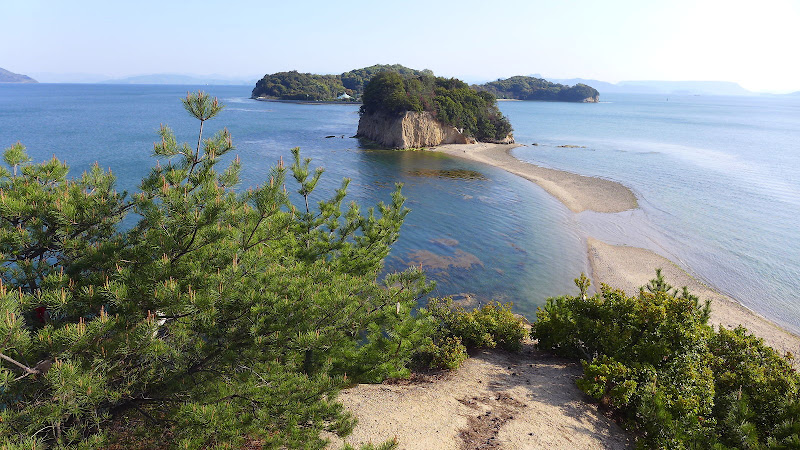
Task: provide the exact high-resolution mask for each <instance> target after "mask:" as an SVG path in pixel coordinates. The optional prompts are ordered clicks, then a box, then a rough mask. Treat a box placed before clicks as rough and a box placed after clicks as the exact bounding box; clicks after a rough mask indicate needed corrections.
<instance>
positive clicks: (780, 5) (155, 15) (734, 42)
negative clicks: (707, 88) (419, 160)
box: [0, 0, 800, 91]
mask: <svg viewBox="0 0 800 450" xmlns="http://www.w3.org/2000/svg"><path fill="white" fill-rule="evenodd" d="M0 27H2V28H1V29H2V30H3V34H4V36H3V38H2V39H0V67H3V68H5V69H8V70H11V71H13V72H18V73H26V74H30V73H42V72H53V73H95V74H103V75H107V76H109V77H121V76H130V75H140V74H150V73H183V74H202V75H205V74H220V75H225V76H231V77H242V78H247V77H256V76H262V75H263V74H265V73H272V72H277V71H283V70H292V69H296V70H299V71H303V72H316V73H341V72H344V71H347V70H350V69H354V68H359V67H364V66H368V65H372V64H376V63H383V64H388V63H400V64H403V65H406V66H410V67H414V68H428V69H432V70H433V71H434V72H436V73H437V74H438V75H444V76H457V77H460V78H465V79H467V80H480V79H487V80H488V79H495V78H500V77H508V76H512V75H527V74H532V73H540V74H542V75H544V76H547V77H552V78H573V77H581V78H594V79H600V80H605V81H612V82H616V81H620V80H724V81H734V82H738V83H740V84H741V85H742V86H744V87H745V88H748V89H751V90H769V91H794V90H800V59H798V56H797V55H798V45H799V44H800V0H760V1H757V2H754V1H748V2H744V1H737V0H724V1H723V0H719V1H718V0H669V1H650V0H635V1H633V0H632V1H627V0H603V1H596V0H574V1H571V0H546V1H540V0H520V1H509V0H495V1H492V2H490V1H487V0H480V1H473V0H464V1H460V2H454V1H453V2H438V1H436V0H424V1H423V0H403V1H396V2H382V1H379V0H377V1H376V0H370V1H362V0H355V1H347V0H341V1H311V0H295V1H281V2H273V1H270V0H258V1H255V0H226V1H210V0H192V1H188V0H134V1H119V2H118V1H110V0H72V1H63V0H24V1H15V0H0Z"/></svg>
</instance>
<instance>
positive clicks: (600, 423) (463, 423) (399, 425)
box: [332, 343, 630, 450]
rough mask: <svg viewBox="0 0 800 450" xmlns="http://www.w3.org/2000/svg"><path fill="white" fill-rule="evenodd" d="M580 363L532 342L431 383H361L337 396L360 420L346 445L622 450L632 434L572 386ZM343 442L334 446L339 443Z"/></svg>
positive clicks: (489, 354) (483, 355)
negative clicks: (394, 440) (394, 443)
mask: <svg viewBox="0 0 800 450" xmlns="http://www.w3.org/2000/svg"><path fill="white" fill-rule="evenodd" d="M580 374H581V369H580V366H579V365H578V364H575V363H574V362H570V361H568V360H565V359H561V358H556V357H551V356H549V355H547V354H545V353H542V352H539V351H537V350H535V349H533V346H532V345H531V344H530V343H529V344H527V345H526V346H525V348H524V349H523V351H522V352H521V353H507V352H503V351H494V350H492V351H488V350H487V351H483V352H480V353H478V354H477V355H474V356H473V357H472V358H470V359H469V360H467V362H465V363H464V365H463V366H462V367H461V368H460V369H458V370H457V371H455V372H452V373H449V374H447V375H445V376H444V378H442V379H438V380H436V381H434V382H425V381H422V382H413V383H410V384H406V385H391V384H378V385H359V386H356V387H355V388H352V389H348V390H345V391H343V392H342V393H341V394H340V396H339V400H340V401H342V402H343V403H344V405H345V407H346V408H347V409H348V410H349V411H351V412H352V413H354V414H355V415H356V417H358V420H359V423H358V426H357V427H356V429H355V431H354V432H353V434H352V435H350V436H349V437H348V438H347V439H346V442H348V443H350V444H353V445H359V444H363V443H368V442H372V443H375V444H377V443H380V442H384V441H386V440H388V439H392V438H393V437H396V438H397V440H398V442H399V444H400V446H399V447H400V448H401V449H442V450H444V449H539V448H547V449H622V448H629V447H630V442H629V438H628V436H626V434H625V433H624V432H623V431H622V429H620V428H619V427H618V426H617V425H616V424H615V423H614V422H613V421H612V420H610V419H608V418H607V417H605V416H604V415H603V414H602V413H601V412H600V411H598V408H597V406H596V405H594V404H592V403H589V399H588V398H587V397H586V396H585V395H584V394H583V393H582V392H581V391H580V390H579V389H578V388H577V387H576V386H575V378H577V377H578V376H580ZM341 446H342V442H341V441H339V442H335V443H334V444H333V445H332V447H333V448H340V447H341Z"/></svg>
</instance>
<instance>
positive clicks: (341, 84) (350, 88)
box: [252, 64, 433, 101]
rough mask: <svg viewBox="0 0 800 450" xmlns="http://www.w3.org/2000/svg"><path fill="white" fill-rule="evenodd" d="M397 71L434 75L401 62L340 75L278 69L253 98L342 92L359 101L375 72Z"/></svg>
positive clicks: (325, 96)
mask: <svg viewBox="0 0 800 450" xmlns="http://www.w3.org/2000/svg"><path fill="white" fill-rule="evenodd" d="M386 71H389V72H395V73H398V74H400V75H402V76H419V75H433V72H431V71H430V70H415V69H409V68H408V67H404V66H402V65H400V64H376V65H374V66H370V67H364V68H361V69H354V70H351V71H349V72H344V73H342V74H339V75H316V74H311V73H298V72H297V71H291V72H278V73H274V74H271V75H265V76H264V78H262V79H260V80H258V82H257V83H256V86H255V88H254V89H253V93H252V98H259V97H266V98H274V99H280V100H306V101H334V100H337V99H338V97H339V96H340V95H342V94H347V95H348V96H350V97H351V98H350V99H349V101H357V100H358V99H359V98H360V97H361V94H362V93H363V92H364V87H365V86H366V85H367V83H368V82H369V80H370V79H372V77H373V76H375V75H376V74H378V73H380V72H386Z"/></svg>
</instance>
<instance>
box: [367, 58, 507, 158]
mask: <svg viewBox="0 0 800 450" xmlns="http://www.w3.org/2000/svg"><path fill="white" fill-rule="evenodd" d="M362 101H363V104H362V106H361V110H360V111H359V112H360V114H361V121H360V123H359V135H364V134H366V133H365V131H364V129H365V128H366V127H364V126H362V124H363V123H364V122H365V121H374V119H375V118H378V119H386V118H388V119H391V118H397V119H398V120H399V119H403V118H404V117H406V116H407V115H406V113H407V112H413V113H428V115H425V116H424V117H420V118H415V122H419V121H420V120H423V121H425V122H430V120H425V118H428V117H429V118H430V119H434V120H435V121H438V122H440V123H441V124H443V125H445V126H450V127H453V128H455V129H456V130H457V131H458V133H459V134H461V135H463V136H464V137H466V138H467V139H468V140H477V141H482V142H499V141H508V140H509V139H510V133H511V123H510V122H509V121H508V119H507V118H506V117H505V116H503V113H501V112H500V110H499V109H498V108H497V100H496V99H495V98H494V96H493V95H492V94H490V93H488V92H479V91H476V90H474V89H472V88H470V87H469V85H468V84H467V83H464V82H463V81H461V80H458V79H455V78H443V77H434V76H431V75H422V76H416V77H403V76H401V75H400V74H398V73H395V72H381V73H379V74H377V75H375V76H374V77H373V78H372V80H371V81H370V82H369V84H367V86H366V88H365V89H364V95H363V96H362ZM417 127H418V128H419V127H422V128H425V127H427V124H421V125H417ZM378 134H380V130H378ZM415 134H419V133H415ZM367 137H370V138H371V139H374V140H379V139H376V136H367ZM377 137H379V136H377ZM423 145H438V143H427V144H423ZM412 146H416V145H412Z"/></svg>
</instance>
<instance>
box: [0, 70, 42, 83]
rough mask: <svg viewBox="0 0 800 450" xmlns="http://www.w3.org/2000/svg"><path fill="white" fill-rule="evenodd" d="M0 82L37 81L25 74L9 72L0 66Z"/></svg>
mask: <svg viewBox="0 0 800 450" xmlns="http://www.w3.org/2000/svg"><path fill="white" fill-rule="evenodd" d="M0 83H38V81H36V80H34V79H33V78H31V77H29V76H27V75H21V74H18V73H14V72H10V71H8V70H6V69H3V68H2V67H0Z"/></svg>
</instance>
